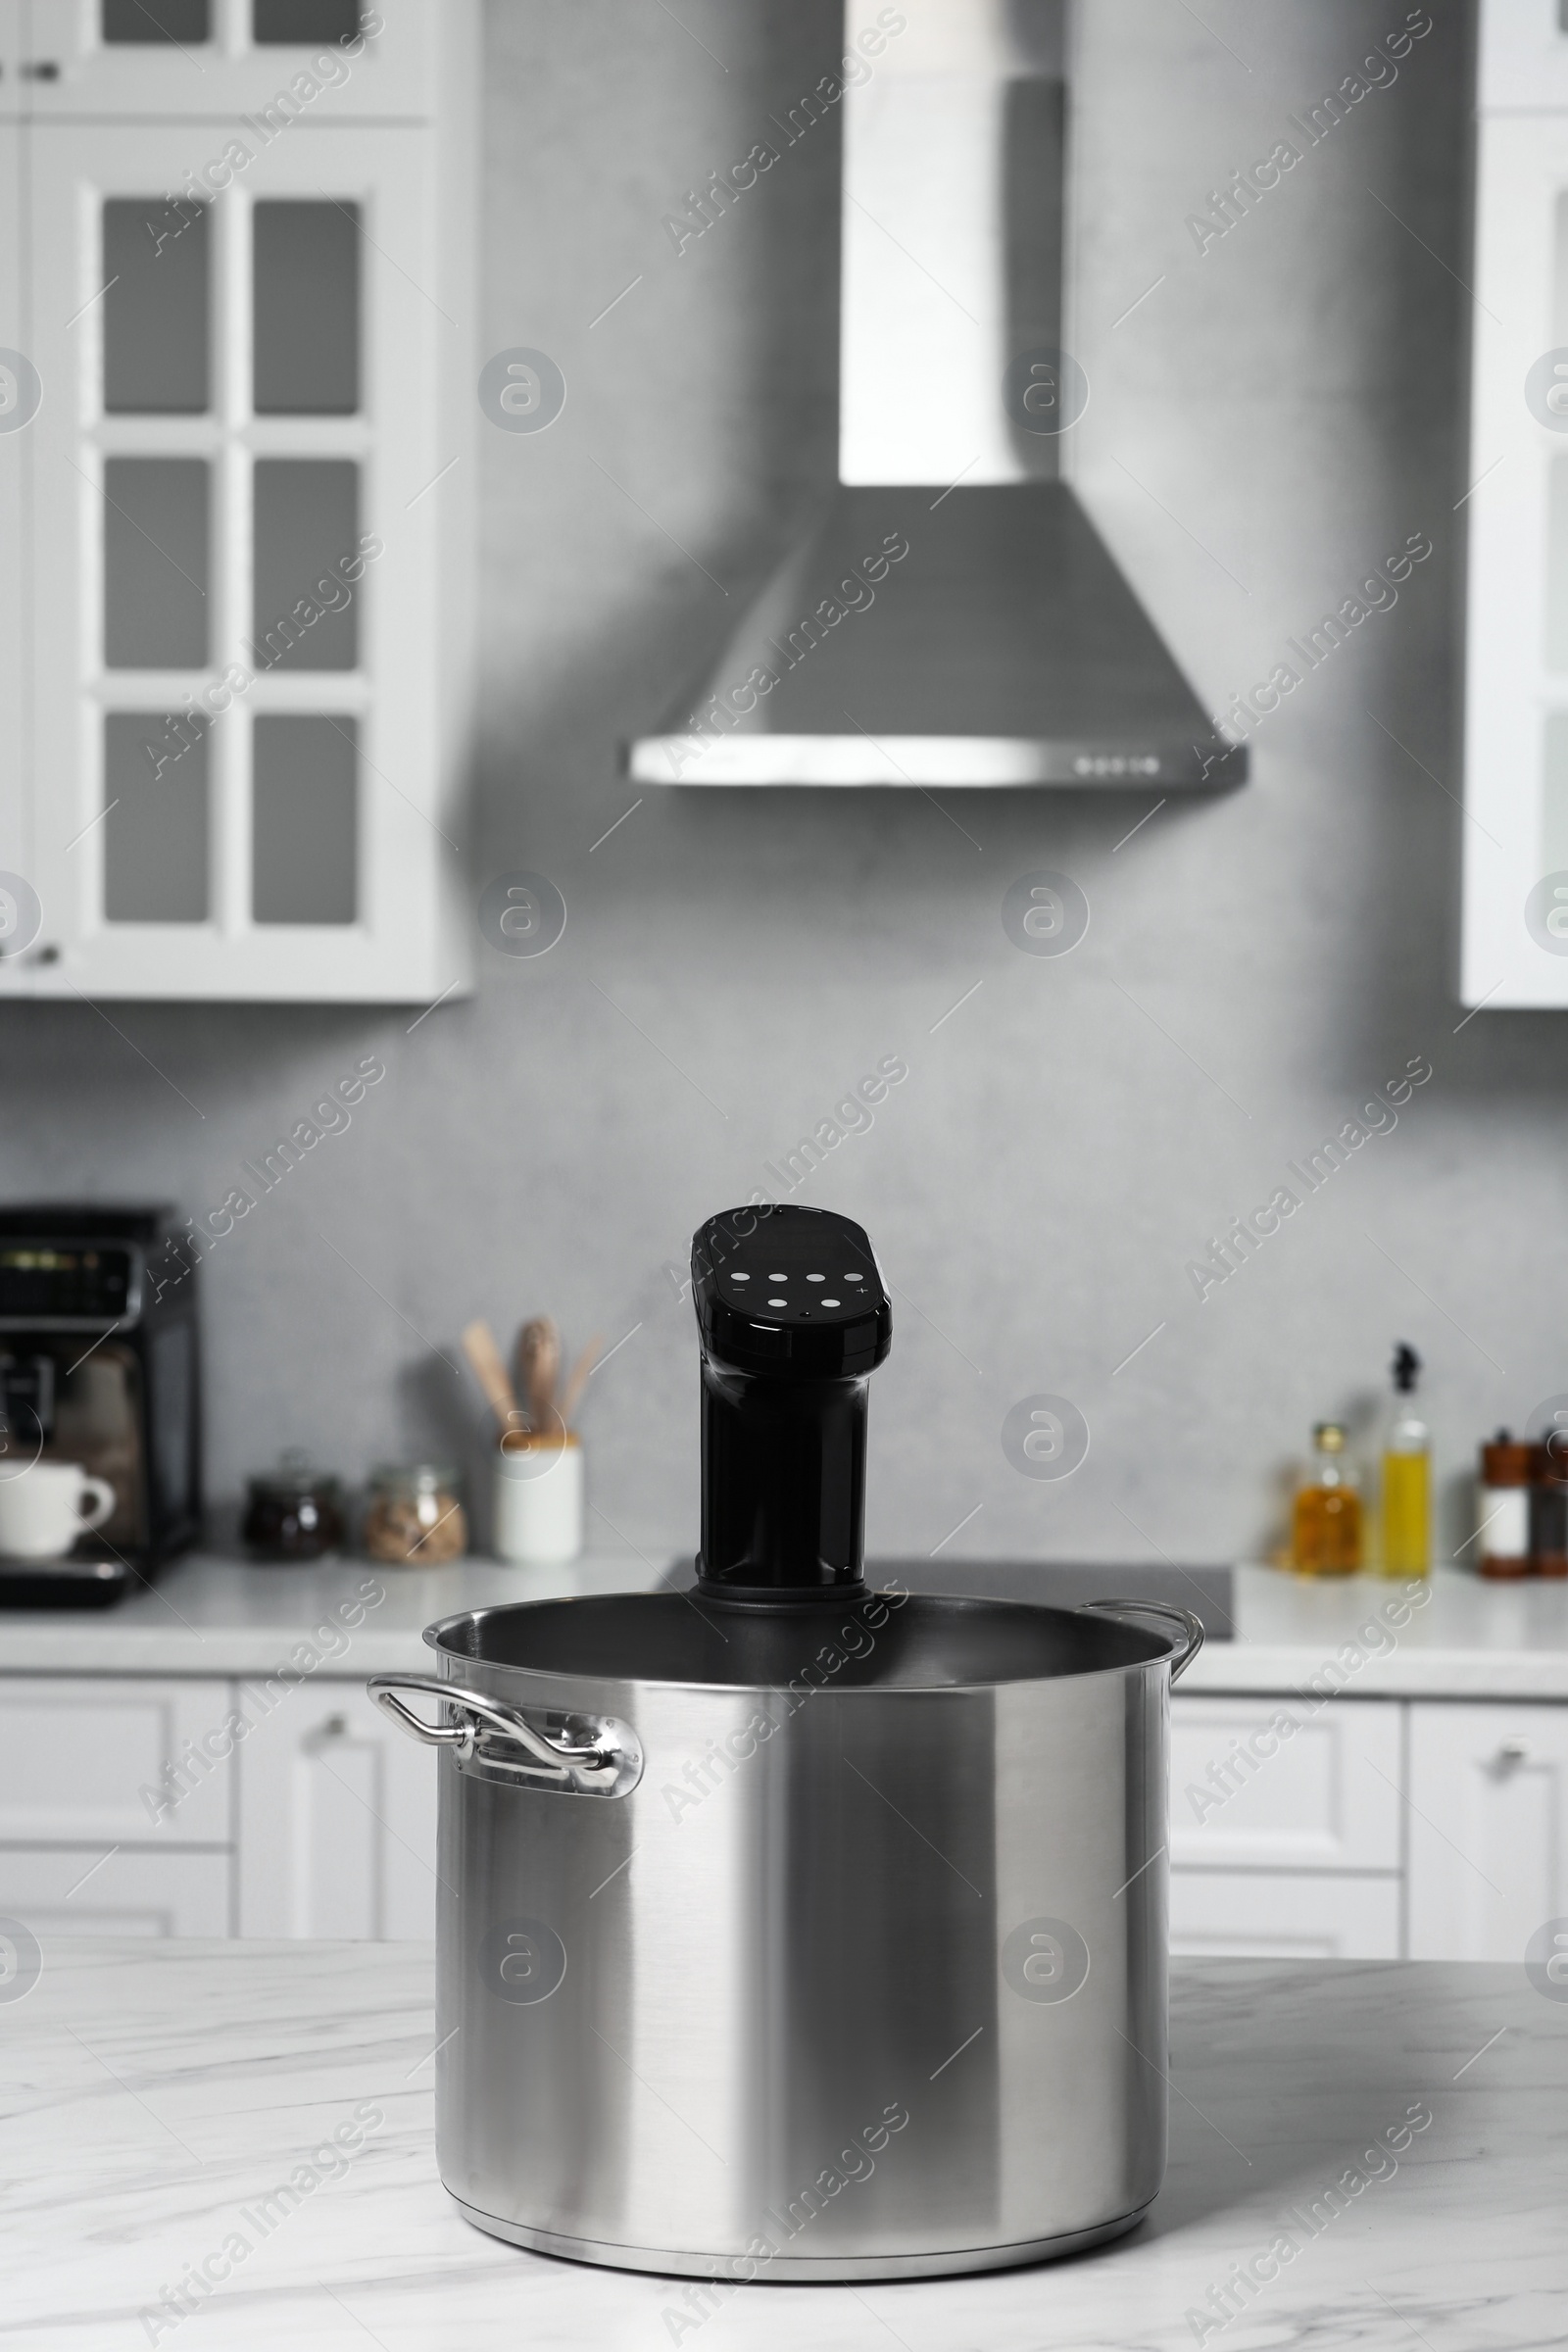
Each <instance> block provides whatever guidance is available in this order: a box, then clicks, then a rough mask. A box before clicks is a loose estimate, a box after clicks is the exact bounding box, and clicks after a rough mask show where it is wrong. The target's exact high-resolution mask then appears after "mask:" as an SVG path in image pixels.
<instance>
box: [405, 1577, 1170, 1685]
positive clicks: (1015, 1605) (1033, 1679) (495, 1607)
mask: <svg viewBox="0 0 1568 2352" xmlns="http://www.w3.org/2000/svg"><path fill="white" fill-rule="evenodd" d="M663 1589H664V1588H659V1589H658V1590H663ZM875 1596H876V1597H879V1598H880V1597H885V1596H886V1595H884V1594H881V1593H878V1594H876V1595H875ZM652 1597H654V1595H653V1594H652V1593H626V1594H620V1593H589V1594H573V1595H564V1594H563V1595H557V1596H555V1597H552V1598H541V1599H538V1600H504V1601H494V1602H491V1603H489V1604H487V1605H485V1606H481V1607H479V1608H473V1609H457V1610H454V1612H453V1613H452V1615H451V1616H450V1617H439V1618H437V1619H436V1620H435V1621H434V1623H433V1624H430V1625H427V1626H426V1627H425V1628H424V1631H423V1634H422V1636H421V1639H422V1640H423V1641H424V1642H425V1643H426V1644H427V1645H428V1647H429V1648H431V1649H432V1650H434V1651H435V1653H436V1656H437V1657H438V1658H439V1659H440V1660H441V1661H442V1665H443V1669H445V1668H447V1667H448V1666H454V1667H456V1666H473V1667H478V1668H481V1669H483V1670H484V1671H485V1672H487V1673H491V1674H496V1675H502V1676H515V1675H523V1676H527V1677H528V1678H529V1679H530V1680H532V1681H534V1682H540V1683H552V1684H556V1685H559V1686H561V1687H563V1688H570V1689H573V1690H582V1689H585V1688H596V1689H604V1688H605V1687H607V1686H611V1685H613V1687H614V1688H615V1689H616V1690H617V1691H713V1692H722V1691H757V1692H763V1693H766V1694H768V1695H772V1694H773V1693H775V1692H783V1691H788V1690H789V1689H790V1685H789V1684H788V1683H757V1682H747V1681H744V1680H742V1681H736V1682H714V1681H710V1680H707V1679H704V1678H699V1677H696V1676H689V1675H658V1676H654V1675H636V1674H633V1675H625V1674H612V1673H609V1672H607V1671H604V1670H601V1669H567V1668H564V1667H557V1666H523V1665H516V1664H514V1663H512V1662H510V1661H508V1660H506V1659H502V1658H481V1657H475V1656H473V1655H472V1654H471V1653H467V1652H465V1651H462V1650H458V1649H453V1648H449V1647H447V1646H446V1644H445V1642H443V1639H442V1637H443V1636H444V1635H446V1634H448V1633H449V1632H451V1631H452V1630H453V1629H454V1628H456V1627H458V1626H466V1625H472V1624H473V1623H474V1622H475V1621H476V1620H477V1619H480V1618H485V1617H498V1616H501V1615H503V1614H506V1615H509V1616H510V1615H514V1614H516V1613H519V1612H520V1611H522V1610H524V1609H547V1608H563V1607H571V1606H573V1605H575V1602H576V1601H577V1600H580V1599H589V1600H614V1599H622V1598H625V1599H649V1598H652ZM904 1598H905V1599H920V1600H943V1601H948V1602H950V1603H951V1604H952V1605H954V1606H956V1607H957V1608H961V1609H968V1608H987V1609H1004V1610H1006V1611H1009V1612H1018V1613H1027V1614H1028V1615H1030V1616H1046V1617H1061V1618H1074V1617H1083V1616H1092V1615H1094V1614H1096V1612H1097V1606H1098V1604H1094V1603H1086V1604H1085V1605H1084V1606H1083V1607H1082V1608H1079V1609H1060V1608H1055V1607H1054V1606H1053V1605H1052V1604H1051V1603H1050V1602H1048V1601H1034V1600H993V1599H991V1598H989V1597H988V1596H987V1595H985V1594H982V1593H918V1594H915V1593H908V1592H907V1591H906V1592H905V1593H904ZM1117 1605H1123V1604H1117ZM1102 1622H1103V1623H1105V1624H1112V1623H1116V1622H1118V1621H1117V1620H1114V1619H1112V1618H1110V1617H1109V1616H1108V1615H1107V1616H1104V1617H1103V1620H1102ZM1121 1630H1122V1631H1123V1632H1124V1633H1126V1632H1132V1631H1136V1632H1138V1633H1140V1634H1142V1635H1143V1636H1144V1637H1145V1638H1146V1640H1149V1641H1152V1642H1157V1643H1159V1645H1160V1646H1159V1648H1158V1649H1157V1650H1156V1651H1155V1653H1154V1654H1153V1655H1152V1657H1146V1658H1129V1659H1127V1660H1125V1661H1124V1662H1123V1663H1122V1664H1120V1665H1110V1666H1093V1667H1088V1668H1085V1669H1083V1670H1082V1671H1079V1672H1075V1673H1067V1674H1018V1675H1006V1676H1001V1675H998V1676H990V1677H987V1678H984V1679H982V1680H980V1681H974V1682H941V1683H937V1682H929V1683H860V1684H844V1685H836V1684H834V1683H831V1682H829V1683H823V1684H816V1685H813V1686H812V1687H811V1689H812V1694H813V1695H814V1696H817V1697H829V1696H831V1697H836V1698H860V1699H883V1700H886V1699H891V1698H930V1697H942V1696H944V1695H948V1694H952V1695H953V1696H956V1697H960V1696H964V1695H973V1694H974V1693H976V1692H985V1693H992V1692H996V1691H1014V1690H1017V1691H1023V1690H1039V1689H1041V1688H1043V1687H1044V1686H1047V1685H1049V1684H1054V1683H1062V1684H1067V1683H1070V1684H1073V1685H1075V1686H1081V1685H1082V1684H1085V1683H1093V1682H1100V1681H1103V1680H1105V1679H1106V1678H1108V1677H1110V1676H1125V1675H1130V1674H1142V1673H1144V1672H1145V1671H1147V1670H1148V1669H1149V1668H1150V1667H1160V1666H1163V1667H1165V1668H1166V1669H1167V1670H1171V1669H1173V1668H1176V1664H1177V1660H1178V1659H1180V1664H1181V1666H1185V1665H1187V1664H1189V1663H1190V1662H1191V1660H1192V1658H1193V1657H1194V1656H1196V1654H1197V1649H1198V1646H1199V1644H1198V1643H1191V1644H1190V1645H1189V1647H1188V1649H1187V1651H1186V1653H1185V1655H1184V1654H1183V1653H1182V1642H1181V1639H1180V1636H1179V1635H1177V1634H1176V1633H1175V1632H1173V1631H1169V1630H1165V1629H1163V1628H1157V1627H1155V1626H1152V1625H1150V1626H1144V1625H1140V1626H1138V1627H1136V1628H1132V1627H1129V1626H1127V1625H1125V1624H1123V1625H1122V1626H1121ZM1177 1671H1179V1669H1177ZM450 1679H452V1680H454V1681H456V1680H457V1679H458V1678H457V1676H456V1675H453V1676H451V1677H450ZM1171 1679H1172V1681H1173V1682H1174V1680H1175V1679H1176V1673H1175V1672H1174V1671H1173V1672H1172V1674H1171Z"/></svg>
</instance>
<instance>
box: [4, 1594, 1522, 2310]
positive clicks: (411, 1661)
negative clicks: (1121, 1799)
mask: <svg viewBox="0 0 1568 2352" xmlns="http://www.w3.org/2000/svg"><path fill="white" fill-rule="evenodd" d="M669 1566H670V1563H669V1562H668V1561H667V1560H666V1559H664V1558H660V1559H657V1560H655V1559H651V1558H648V1557H645V1556H644V1555H642V1554H640V1553H637V1552H629V1551H628V1552H622V1553H618V1554H617V1553H610V1552H598V1553H594V1554H591V1555H589V1556H586V1557H585V1558H583V1559H581V1560H579V1561H577V1562H576V1563H575V1564H574V1565H573V1566H572V1567H570V1568H561V1569H544V1568H505V1567H501V1566H499V1565H498V1564H497V1563H495V1562H493V1561H482V1560H462V1561H456V1562H454V1563H453V1564H452V1566H450V1567H446V1568H426V1569H417V1570H416V1569H407V1568H386V1567H381V1566H378V1565H377V1564H376V1563H374V1562H373V1561H361V1560H350V1561H341V1562H334V1563H332V1564H330V1565H322V1566H317V1567H307V1568H259V1567H254V1566H250V1565H247V1564H245V1563H243V1562H239V1561H234V1560H226V1559H218V1558H214V1557H212V1556H210V1555H206V1554H200V1553H197V1554H193V1555H191V1556H190V1557H189V1558H186V1559H183V1560H180V1561H177V1562H175V1563H174V1565H173V1566H172V1567H171V1568H170V1570H169V1571H168V1573H167V1574H166V1575H165V1577H164V1578H163V1580H162V1581H161V1583H159V1584H158V1585H156V1586H153V1587H151V1588H149V1589H148V1590H147V1591H145V1592H141V1593H135V1594H133V1595H132V1596H131V1597H130V1598H129V1599H128V1600H126V1601H124V1602H123V1604H122V1605H121V1606H120V1607H118V1608H113V1609H102V1610H98V1609H91V1610H89V1609H80V1610H67V1609H62V1610H58V1611H49V1610H5V1611H0V1674H155V1675H175V1676H198V1675H199V1676H215V1677H227V1676H240V1677H243V1676H246V1675H253V1674H269V1673H271V1672H273V1671H275V1670H277V1669H278V1668H280V1667H283V1668H286V1667H287V1664H288V1661H289V1659H290V1656H291V1653H292V1652H293V1651H294V1649H295V1648H296V1646H297V1644H299V1643H300V1642H307V1643H310V1644H311V1646H312V1649H313V1650H314V1652H315V1655H316V1657H317V1659H318V1660H319V1663H318V1664H317V1665H315V1666H312V1665H310V1663H309V1660H308V1659H307V1658H306V1657H304V1656H302V1657H300V1658H299V1659H298V1660H297V1661H296V1664H295V1671H298V1670H299V1669H300V1668H301V1667H304V1668H305V1669H306V1670H307V1671H310V1672H312V1673H316V1674H319V1675H323V1676H326V1677H331V1676H333V1675H341V1676H344V1677H347V1678H350V1679H353V1680H363V1678H364V1677H365V1676H366V1675H369V1674H392V1673H400V1672H401V1673H407V1674H424V1673H428V1672H429V1671H430V1667H431V1656H430V1651H429V1649H428V1648H427V1646H426V1645H425V1643H424V1642H423V1641H422V1640H421V1638H420V1637H421V1635H422V1632H423V1629H424V1627H425V1626H427V1625H429V1624H431V1623H432V1622H433V1621H434V1620H436V1619H437V1618H441V1617H449V1616H452V1615H454V1614H455V1613H456V1612H457V1611H459V1610H461V1609H472V1608H482V1607H489V1606H493V1605H495V1604H496V1603H499V1602H505V1601H512V1600H543V1599H548V1598H553V1597H555V1596H556V1595H558V1594H573V1593H613V1592H628V1591H635V1590H639V1589H642V1590H646V1589H647V1588H649V1587H651V1586H654V1585H657V1584H659V1583H661V1582H662V1579H663V1578H664V1576H665V1575H666V1574H667V1573H668V1572H669ZM1040 1575H1041V1598H1042V1599H1049V1597H1050V1591H1049V1585H1050V1576H1051V1569H1050V1566H1049V1564H1045V1563H1043V1564H1042V1567H1041V1571H1040ZM1107 1577H1108V1579H1109V1581H1110V1582H1111V1583H1114V1581H1115V1571H1114V1569H1113V1568H1112V1569H1109V1570H1107ZM1235 1618H1236V1639H1235V1640H1234V1641H1231V1642H1209V1643H1208V1644H1207V1645H1206V1647H1205V1648H1204V1650H1203V1652H1202V1654H1201V1656H1200V1657H1199V1659H1198V1660H1197V1662H1196V1663H1195V1664H1194V1665H1193V1666H1192V1667H1191V1668H1190V1669H1189V1671H1188V1673H1187V1674H1186V1676H1185V1677H1184V1678H1183V1682H1182V1686H1181V1687H1182V1689H1183V1690H1184V1691H1236V1692H1248V1691H1299V1690H1302V1689H1305V1688H1312V1689H1314V1690H1323V1691H1335V1692H1338V1693H1343V1695H1345V1696H1347V1697H1350V1698H1381V1697H1389V1696H1426V1697H1448V1698H1504V1699H1507V1698H1514V1699H1532V1698H1568V1582H1564V1583H1552V1582H1544V1581H1541V1580H1538V1579H1532V1580H1529V1581H1527V1582H1522V1583H1520V1584H1517V1585H1496V1584H1487V1583H1483V1582H1482V1581H1481V1579H1479V1578H1478V1577H1474V1576H1468V1575H1465V1574H1463V1573H1462V1572H1461V1571H1459V1570H1457V1569H1439V1570H1438V1571H1437V1572H1436V1574H1435V1575H1434V1576H1432V1577H1431V1578H1430V1579H1429V1580H1427V1581H1426V1582H1425V1583H1424V1584H1420V1585H1415V1586H1408V1585H1404V1584H1397V1583H1392V1582H1390V1581H1388V1580H1386V1579H1384V1578H1382V1577H1347V1578H1342V1579H1337V1580H1335V1581H1333V1582H1328V1581H1324V1582H1314V1581H1313V1580H1311V1579H1308V1578H1304V1577H1296V1576H1289V1575H1286V1574H1284V1573H1283V1572H1281V1571H1280V1570H1278V1569H1273V1568H1257V1567H1243V1568H1238V1569H1237V1570H1236V1572H1235ZM1401 1620H1402V1622H1401ZM1314 1678H1318V1679H1317V1680H1314ZM3 2340H4V2339H3V2332H0V2342H3Z"/></svg>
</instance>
